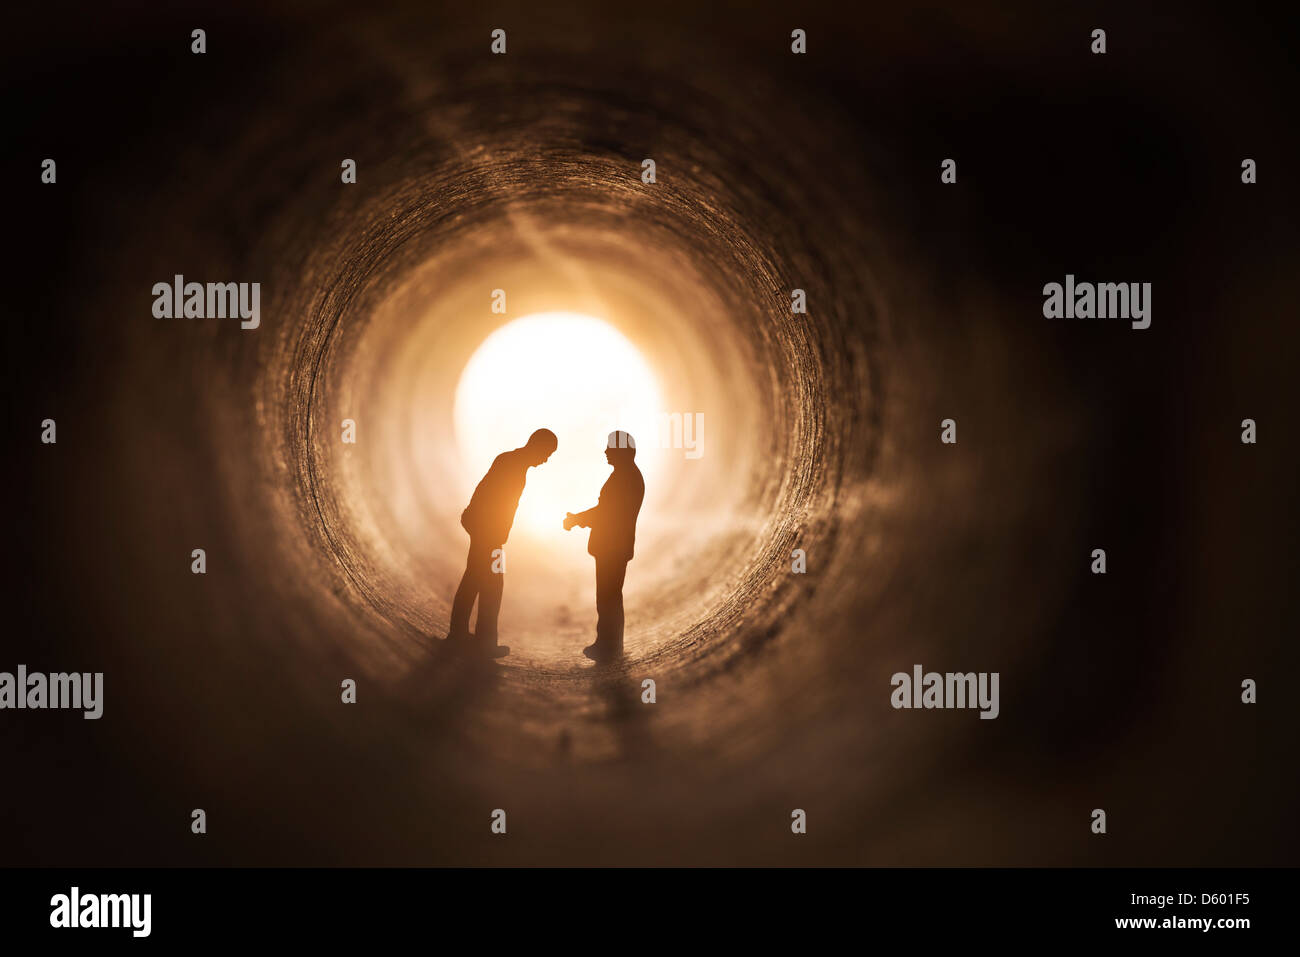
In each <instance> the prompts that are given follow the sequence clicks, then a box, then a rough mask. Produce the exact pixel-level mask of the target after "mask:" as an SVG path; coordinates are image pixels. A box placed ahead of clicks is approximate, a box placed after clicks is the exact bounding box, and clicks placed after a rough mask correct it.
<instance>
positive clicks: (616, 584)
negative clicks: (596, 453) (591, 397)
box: [564, 432, 645, 661]
mask: <svg viewBox="0 0 1300 957" xmlns="http://www.w3.org/2000/svg"><path fill="white" fill-rule="evenodd" d="M635 459H636V442H635V441H633V439H632V436H630V435H628V434H627V433H626V432H611V433H609V438H608V439H606V442H605V460H606V461H607V462H609V464H610V465H612V466H614V471H613V472H612V473H611V474H610V476H609V478H608V479H607V480H606V481H605V485H604V487H603V488H601V490H600V498H599V500H597V502H596V507H595V508H589V509H587V510H586V511H585V512H579V513H578V514H576V515H575V514H574V513H573V512H568V513H566V514H565V516H564V529H565V531H568V530H569V529H571V528H573V526H575V525H579V526H581V527H583V528H590V529H591V536H590V537H589V538H588V539H587V553H588V554H589V555H591V556H592V557H593V558H595V559H596V616H597V618H596V643H595V644H593V645H588V646H587V647H586V648H583V649H582V653H583V654H584V655H586V656H587V657H588V658H590V659H592V660H593V661H610V660H612V659H614V658H617V657H618V656H619V655H621V654H622V653H623V578H624V576H625V575H626V574H627V563H628V562H630V561H631V560H632V545H633V543H634V542H635V540H636V517H637V513H639V512H640V511H641V500H642V499H643V498H645V479H643V478H642V477H641V470H640V469H639V468H637V467H636V462H635Z"/></svg>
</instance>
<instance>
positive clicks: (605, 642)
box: [596, 558, 627, 655]
mask: <svg viewBox="0 0 1300 957" xmlns="http://www.w3.org/2000/svg"><path fill="white" fill-rule="evenodd" d="M626 575H627V562H622V561H612V560H609V559H600V558H598V559H596V645H597V646H598V647H599V648H600V649H601V650H602V651H604V652H606V653H608V654H620V655H621V654H622V653H623V579H624V578H625V577H626Z"/></svg>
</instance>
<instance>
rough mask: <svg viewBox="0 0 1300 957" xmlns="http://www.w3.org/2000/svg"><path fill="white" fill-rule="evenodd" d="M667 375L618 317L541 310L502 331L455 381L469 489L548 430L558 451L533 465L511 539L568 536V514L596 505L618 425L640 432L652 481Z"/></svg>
mask: <svg viewBox="0 0 1300 957" xmlns="http://www.w3.org/2000/svg"><path fill="white" fill-rule="evenodd" d="M661 409H663V402H662V397H661V394H660V387H659V380H658V378H657V377H656V376H655V374H654V372H653V371H652V370H651V368H650V366H649V364H648V363H647V361H646V359H645V357H644V356H642V354H641V353H640V352H639V351H638V350H637V348H636V346H634V345H633V344H632V342H631V341H629V340H628V339H627V337H625V336H624V335H623V334H622V333H621V332H619V331H618V330H617V329H616V328H614V326H612V325H611V324H610V323H608V322H606V321H604V320H602V319H598V318H595V317H593V316H588V315H582V314H580V313H575V312H542V313H533V314H531V315H528V316H525V317H523V318H521V319H516V320H514V321H512V322H509V323H507V324H506V325H504V326H502V327H500V328H499V329H497V330H495V331H494V332H493V333H492V334H491V335H489V336H488V337H487V338H486V339H485V340H484V341H483V343H482V344H481V345H480V346H479V347H478V349H477V350H476V351H475V352H474V354H473V356H471V358H470V360H469V362H468V363H467V364H466V365H465V369H464V371H463V372H462V373H461V376H460V381H459V382H458V384H457V386H456V396H455V404H454V409H453V423H454V428H455V435H456V444H457V448H458V450H459V452H460V458H461V462H462V466H463V470H464V472H463V475H464V480H465V483H466V484H465V492H466V499H465V500H466V501H468V491H470V490H472V489H473V487H474V485H475V484H477V482H478V481H479V479H481V478H482V477H483V475H484V473H485V472H486V471H487V469H488V467H489V466H490V465H491V464H492V460H493V459H494V458H495V457H496V456H497V455H499V454H501V453H502V452H504V451H506V450H508V449H514V448H518V447H519V446H521V445H523V444H524V443H525V442H526V441H527V439H528V436H529V435H530V434H531V433H532V432H533V430H535V429H539V428H548V429H550V430H551V431H552V432H554V433H555V434H556V436H557V437H558V438H559V448H558V449H556V451H555V454H554V455H552V456H551V458H550V460H549V461H547V462H546V463H545V464H544V465H541V466H539V467H537V468H534V469H530V470H529V473H528V484H527V487H526V488H525V490H524V494H523V496H522V497H521V498H520V500H519V510H518V512H517V513H516V516H515V525H514V530H513V531H512V533H511V539H512V540H513V539H515V537H516V536H518V535H520V534H521V533H522V534H524V535H529V536H531V537H534V538H542V539H552V538H556V537H557V536H559V535H562V534H563V531H562V528H561V522H562V520H563V518H564V514H565V512H568V511H579V510H581V509H585V508H590V507H591V506H592V505H594V504H595V503H596V496H597V495H598V494H599V491H600V486H601V485H602V483H603V482H604V480H605V478H606V477H607V476H608V474H609V466H608V464H607V463H606V461H605V440H606V436H607V435H608V434H609V432H611V431H613V430H614V429H625V430H627V431H629V432H631V433H632V435H633V437H634V438H636V439H638V443H637V444H638V450H637V464H638V466H639V467H640V468H641V471H642V473H643V475H644V476H645V479H646V486H647V490H648V489H650V488H651V486H652V483H653V480H654V473H655V472H656V471H657V465H658V459H659V456H657V455H654V454H651V453H652V452H653V447H654V445H655V442H654V436H651V435H648V434H647V435H646V436H645V440H644V441H643V440H641V437H640V436H639V435H638V431H637V430H638V429H645V428H647V427H648V428H652V429H653V428H654V423H655V421H656V416H657V415H658V414H659V412H660V410H661Z"/></svg>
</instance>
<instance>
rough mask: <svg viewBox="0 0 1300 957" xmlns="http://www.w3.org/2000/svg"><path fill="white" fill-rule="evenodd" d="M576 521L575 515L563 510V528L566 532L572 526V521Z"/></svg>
mask: <svg viewBox="0 0 1300 957" xmlns="http://www.w3.org/2000/svg"><path fill="white" fill-rule="evenodd" d="M576 521H577V516H575V515H574V514H573V513H572V512H565V513H564V530H565V531H566V532H567V531H568V530H569V529H571V528H573V523H574V522H576Z"/></svg>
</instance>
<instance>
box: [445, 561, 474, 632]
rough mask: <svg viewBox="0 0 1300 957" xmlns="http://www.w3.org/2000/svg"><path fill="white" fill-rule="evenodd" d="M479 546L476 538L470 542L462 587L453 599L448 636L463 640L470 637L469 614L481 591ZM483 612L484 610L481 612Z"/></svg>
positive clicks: (461, 579)
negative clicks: (477, 561) (478, 563)
mask: <svg viewBox="0 0 1300 957" xmlns="http://www.w3.org/2000/svg"><path fill="white" fill-rule="evenodd" d="M477 553H478V548H477V547H476V546H475V544H474V540H473V539H470V542H469V555H468V556H467V557H466V559H465V574H464V575H462V576H461V578H460V587H459V588H457V589H456V597H455V598H453V599H452V601H451V629H450V631H449V632H448V634H447V637H448V638H452V639H457V640H462V639H465V638H468V637H469V614H470V612H471V611H473V610H474V599H476V598H478V593H479V587H480V585H479V578H480V576H479V572H478V567H477V564H476V560H477V559H478V557H479V556H478V554H477ZM480 614H482V612H480Z"/></svg>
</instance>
